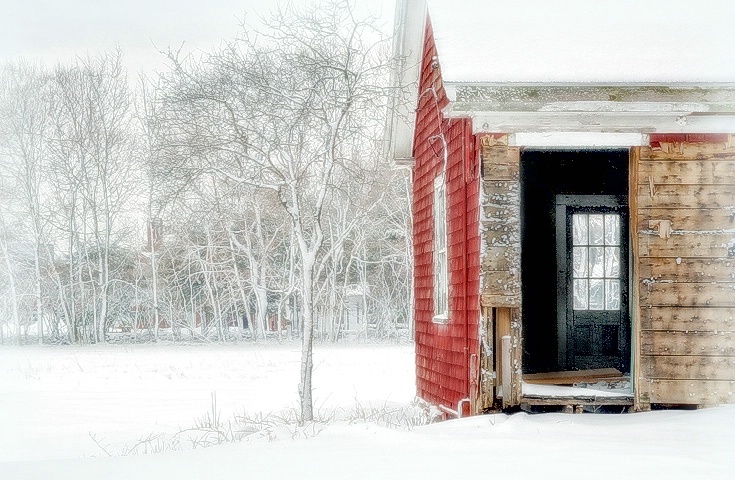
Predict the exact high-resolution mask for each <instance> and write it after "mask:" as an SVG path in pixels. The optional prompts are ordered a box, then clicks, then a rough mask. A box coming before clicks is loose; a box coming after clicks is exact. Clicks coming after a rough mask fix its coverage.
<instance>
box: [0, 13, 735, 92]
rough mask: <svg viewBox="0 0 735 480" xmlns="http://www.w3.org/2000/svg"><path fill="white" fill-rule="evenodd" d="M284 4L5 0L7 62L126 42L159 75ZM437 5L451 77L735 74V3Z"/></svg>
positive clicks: (1, 21)
mask: <svg viewBox="0 0 735 480" xmlns="http://www.w3.org/2000/svg"><path fill="white" fill-rule="evenodd" d="M305 1H306V0H293V2H294V3H295V4H302V3H304V2H305ZM355 1H356V2H357V3H358V5H359V6H360V7H362V8H365V7H366V6H367V8H369V9H370V10H371V11H372V12H374V13H380V14H382V16H383V17H382V18H383V19H384V23H385V25H386V31H389V30H390V26H391V25H392V17H393V10H394V0H355ZM275 4H276V0H0V62H2V61H5V60H12V59H16V58H18V57H19V56H23V57H26V58H41V59H42V60H43V61H45V62H46V63H47V64H54V63H56V61H57V60H61V61H68V60H69V59H71V58H73V57H74V56H75V55H86V54H87V53H89V54H95V53H97V52H99V51H101V50H105V49H111V48H114V47H115V46H116V45H119V46H120V47H121V48H122V50H123V52H124V55H125V58H126V62H127V64H128V66H129V68H130V71H131V72H130V73H131V75H134V74H135V72H136V71H138V70H140V69H144V70H146V71H149V72H150V71H152V70H154V69H156V68H161V65H162V56H161V55H160V54H159V53H158V52H157V51H156V48H154V46H153V45H154V44H155V45H156V46H157V47H158V48H159V49H165V48H166V47H168V46H171V47H174V48H177V47H179V46H180V45H181V44H182V43H184V42H185V50H196V49H202V50H209V49H211V48H212V47H213V46H216V45H218V44H219V43H220V41H221V40H222V39H230V38H233V37H234V36H235V35H236V34H237V32H238V31H239V26H238V18H239V19H243V18H245V13H246V12H250V14H249V15H248V16H247V18H246V21H247V22H248V23H251V22H255V21H256V18H257V17H256V15H254V13H255V12H258V13H261V14H267V12H268V10H269V9H270V8H272V7H273V6H274V5H275ZM429 6H430V9H431V11H432V12H433V13H434V17H436V18H435V22H439V21H440V20H439V18H440V17H441V19H442V20H441V22H442V24H443V25H446V26H448V27H443V28H442V32H438V33H439V35H438V37H439V39H438V40H439V41H440V47H443V48H444V51H443V52H442V51H440V57H442V58H441V61H442V70H443V72H444V74H445V77H447V78H448V79H449V80H451V79H452V78H451V77H452V76H453V75H454V76H457V77H458V78H459V77H461V79H462V80H477V81H480V80H484V81H730V82H733V81H735V0H512V1H511V0H429ZM436 26H437V27H439V25H436ZM468 26H469V27H468ZM452 30H454V31H452ZM443 33H447V34H446V35H444V36H442V34H443ZM457 33H460V34H461V35H460V36H457V35H456V34H457ZM452 36H454V38H451V37H452ZM455 52H458V53H456V54H455ZM450 53H451V55H450Z"/></svg>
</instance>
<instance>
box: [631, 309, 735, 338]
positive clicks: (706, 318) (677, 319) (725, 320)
mask: <svg viewBox="0 0 735 480" xmlns="http://www.w3.org/2000/svg"><path fill="white" fill-rule="evenodd" d="M639 314H640V318H641V327H642V329H646V330H668V331H680V332H723V331H730V332H731V331H735V307H680V306H664V307H650V308H648V307H644V308H641V309H639Z"/></svg>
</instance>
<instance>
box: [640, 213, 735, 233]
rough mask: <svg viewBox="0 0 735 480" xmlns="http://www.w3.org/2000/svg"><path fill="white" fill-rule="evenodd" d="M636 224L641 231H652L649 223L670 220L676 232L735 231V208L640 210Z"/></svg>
mask: <svg viewBox="0 0 735 480" xmlns="http://www.w3.org/2000/svg"><path fill="white" fill-rule="evenodd" d="M637 213H638V215H637V217H638V220H637V222H636V224H637V226H638V229H639V230H640V231H646V230H650V229H651V228H650V226H649V221H651V220H668V221H670V222H671V228H673V229H674V230H685V231H700V232H701V231H722V230H733V229H735V208H729V207H721V208H714V209H709V208H676V209H672V208H640V209H638V212H637Z"/></svg>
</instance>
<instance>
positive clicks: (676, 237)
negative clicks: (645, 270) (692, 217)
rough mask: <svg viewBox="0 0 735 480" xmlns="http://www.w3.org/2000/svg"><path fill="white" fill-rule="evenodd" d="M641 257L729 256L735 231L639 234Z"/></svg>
mask: <svg viewBox="0 0 735 480" xmlns="http://www.w3.org/2000/svg"><path fill="white" fill-rule="evenodd" d="M638 239H639V248H640V251H639V253H640V256H641V257H705V258H722V259H725V258H728V257H729V255H730V249H731V248H732V245H734V244H735V232H726V233H709V232H705V233H702V232H691V233H690V232H686V233H682V232H676V231H675V232H673V233H672V234H671V237H669V238H661V237H660V236H658V235H657V234H656V233H653V232H640V233H639V234H638Z"/></svg>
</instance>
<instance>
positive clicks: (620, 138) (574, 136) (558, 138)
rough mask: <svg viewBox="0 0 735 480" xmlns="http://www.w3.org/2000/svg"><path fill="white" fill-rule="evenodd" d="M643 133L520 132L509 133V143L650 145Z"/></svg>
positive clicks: (545, 146) (532, 145)
mask: <svg viewBox="0 0 735 480" xmlns="http://www.w3.org/2000/svg"><path fill="white" fill-rule="evenodd" d="M649 143H650V142H649V137H648V135H646V134H643V133H609V132H520V133H514V134H511V135H509V138H508V145H510V146H512V147H530V148H543V149H576V148H594V149H605V148H628V147H635V146H646V145H648V144H649Z"/></svg>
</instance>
